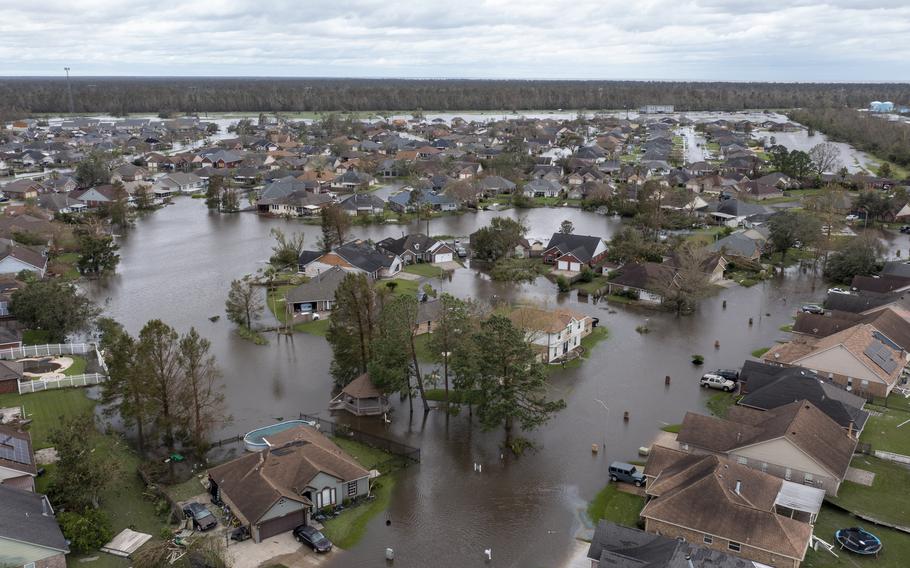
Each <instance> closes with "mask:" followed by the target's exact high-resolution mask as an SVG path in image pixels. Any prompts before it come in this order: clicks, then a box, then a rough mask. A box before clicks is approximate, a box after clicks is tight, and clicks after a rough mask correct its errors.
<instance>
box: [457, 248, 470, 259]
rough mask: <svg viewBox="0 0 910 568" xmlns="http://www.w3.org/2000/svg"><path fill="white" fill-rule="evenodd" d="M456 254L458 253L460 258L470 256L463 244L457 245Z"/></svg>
mask: <svg viewBox="0 0 910 568" xmlns="http://www.w3.org/2000/svg"><path fill="white" fill-rule="evenodd" d="M455 254H457V255H458V258H465V257H466V256H468V251H467V249H465V248H464V247H463V246H461V245H455Z"/></svg>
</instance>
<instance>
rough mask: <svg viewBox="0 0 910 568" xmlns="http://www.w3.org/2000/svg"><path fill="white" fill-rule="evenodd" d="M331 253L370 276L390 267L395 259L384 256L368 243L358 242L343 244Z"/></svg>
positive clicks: (393, 256) (389, 255) (390, 256)
mask: <svg viewBox="0 0 910 568" xmlns="http://www.w3.org/2000/svg"><path fill="white" fill-rule="evenodd" d="M332 252H334V253H335V254H337V255H338V256H340V257H341V258H343V259H345V260H346V261H348V262H349V263H350V264H351V265H352V266H355V267H357V268H359V269H360V270H363V271H364V272H368V273H370V274H372V273H374V272H376V271H377V270H379V269H381V268H388V267H390V266H391V265H392V263H393V262H394V261H395V258H396V257H395V255H393V254H385V253H383V252H381V251H380V250H378V249H377V248H376V247H375V246H373V245H371V244H369V243H368V242H366V241H359V240H358V241H350V242H348V243H345V244H343V245H341V246H340V247H338V248H336V249H335V250H334V251H332Z"/></svg>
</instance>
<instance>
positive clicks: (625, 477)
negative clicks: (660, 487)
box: [610, 462, 645, 487]
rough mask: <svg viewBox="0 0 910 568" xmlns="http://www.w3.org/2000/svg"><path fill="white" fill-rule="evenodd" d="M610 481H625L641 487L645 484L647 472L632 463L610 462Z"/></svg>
mask: <svg viewBox="0 0 910 568" xmlns="http://www.w3.org/2000/svg"><path fill="white" fill-rule="evenodd" d="M610 481H625V482H626V483H634V484H635V487H641V486H642V485H644V484H645V474H643V473H642V472H640V471H638V469H637V468H636V467H635V466H634V465H632V464H630V463H624V462H613V463H611V464H610Z"/></svg>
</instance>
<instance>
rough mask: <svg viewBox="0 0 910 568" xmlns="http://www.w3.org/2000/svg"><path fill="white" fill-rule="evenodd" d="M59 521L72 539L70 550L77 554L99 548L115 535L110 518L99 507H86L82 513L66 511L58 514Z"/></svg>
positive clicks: (67, 537)
mask: <svg viewBox="0 0 910 568" xmlns="http://www.w3.org/2000/svg"><path fill="white" fill-rule="evenodd" d="M57 522H58V523H59V524H60V530H61V531H63V536H65V537H66V539H67V540H68V541H70V550H72V551H73V552H75V553H77V554H84V553H86V552H91V551H93V550H98V549H99V548H101V547H102V546H104V544H105V543H106V542H107V541H109V540H110V539H111V537H112V536H113V535H114V531H113V530H112V529H111V521H110V519H108V518H107V515H105V514H104V512H103V511H100V510H98V509H86V510H85V511H84V512H83V513H82V514H79V513H75V512H73V511H64V512H62V513H60V514H59V515H57Z"/></svg>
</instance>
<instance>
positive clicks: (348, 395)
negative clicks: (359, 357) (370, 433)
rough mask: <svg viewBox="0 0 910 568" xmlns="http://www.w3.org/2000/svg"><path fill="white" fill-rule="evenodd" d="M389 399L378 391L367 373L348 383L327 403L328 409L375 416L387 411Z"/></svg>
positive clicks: (355, 414) (356, 414)
mask: <svg viewBox="0 0 910 568" xmlns="http://www.w3.org/2000/svg"><path fill="white" fill-rule="evenodd" d="M390 407H391V405H390V404H389V399H388V397H386V396H385V395H384V394H382V393H381V392H379V389H377V388H376V385H374V384H373V381H372V380H370V375H369V373H364V374H362V375H360V376H359V377H357V378H356V379H354V380H353V381H351V382H350V383H348V384H347V385H346V386H345V387H344V388H343V389H341V392H340V393H339V394H338V396H336V397H335V398H333V399H332V402H331V403H329V410H346V411H348V412H350V413H351V414H353V415H354V416H376V415H379V414H384V413H386V412H388V411H389V408H390Z"/></svg>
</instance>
